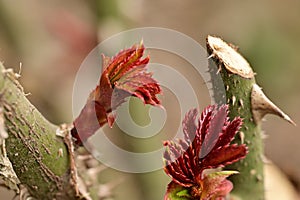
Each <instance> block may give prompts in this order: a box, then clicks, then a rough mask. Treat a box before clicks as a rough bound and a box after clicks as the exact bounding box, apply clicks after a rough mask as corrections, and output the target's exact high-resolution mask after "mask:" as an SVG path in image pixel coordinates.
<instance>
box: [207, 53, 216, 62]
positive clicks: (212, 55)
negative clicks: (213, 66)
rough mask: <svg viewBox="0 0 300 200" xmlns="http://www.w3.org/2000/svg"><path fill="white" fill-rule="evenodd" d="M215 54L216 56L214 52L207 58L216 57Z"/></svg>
mask: <svg viewBox="0 0 300 200" xmlns="http://www.w3.org/2000/svg"><path fill="white" fill-rule="evenodd" d="M214 56H215V54H214V53H212V54H211V55H210V56H208V57H207V60H209V59H211V58H212V57H214Z"/></svg>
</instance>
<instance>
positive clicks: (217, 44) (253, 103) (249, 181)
mask: <svg viewBox="0 0 300 200" xmlns="http://www.w3.org/2000/svg"><path fill="white" fill-rule="evenodd" d="M207 51H208V54H209V55H210V56H211V58H212V59H211V60H210V62H211V64H210V73H211V75H212V84H213V88H214V90H215V94H216V96H215V98H217V101H221V99H222V95H223V93H222V92H220V91H224V90H225V91H226V103H228V104H229V111H230V113H229V117H230V118H231V119H233V118H234V117H236V116H240V117H242V118H243V122H244V123H243V126H242V128H241V130H240V132H239V134H238V135H237V137H236V138H235V140H234V141H233V142H234V143H238V144H241V143H245V144H246V145H247V146H248V150H249V153H248V155H247V156H246V158H245V159H243V160H241V161H239V162H237V163H235V164H233V165H230V166H229V167H228V169H231V170H237V171H239V172H240V174H239V175H236V176H232V177H231V180H232V181H233V183H234V190H233V192H232V196H233V197H234V199H242V200H252V199H253V196H255V199H257V200H263V199H264V174H263V169H264V163H263V155H264V151H263V141H262V131H261V126H260V124H261V120H262V118H263V117H264V115H265V114H268V113H271V114H275V115H278V116H280V117H282V118H284V119H285V120H287V121H289V122H291V123H293V121H292V120H291V119H290V118H289V117H288V116H287V115H286V114H284V113H283V112H282V111H281V110H280V109H279V108H278V107H277V106H275V105H274V104H273V103H272V102H271V101H270V100H269V99H268V98H267V97H266V96H265V95H264V94H263V92H262V91H261V89H260V88H259V87H258V85H257V84H256V82H255V78H254V73H253V71H252V68H251V67H250V65H249V64H248V62H247V61H246V60H245V59H244V58H243V57H242V56H241V55H240V54H239V53H238V52H237V48H236V47H234V46H233V45H228V44H227V43H226V42H224V41H223V40H221V39H220V38H217V37H212V36H208V38H207ZM216 65H217V68H216V67H215V66H216ZM218 74H220V75H221V77H222V80H223V84H222V86H223V85H224V90H220V88H218V87H220V82H217V81H218V79H215V78H214V77H216V76H218Z"/></svg>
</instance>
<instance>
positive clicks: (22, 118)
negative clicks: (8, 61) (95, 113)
mask: <svg viewBox="0 0 300 200" xmlns="http://www.w3.org/2000/svg"><path fill="white" fill-rule="evenodd" d="M17 77H18V74H15V73H13V72H12V71H11V70H6V69H5V68H4V66H3V65H2V64H1V63H0V94H1V98H0V106H1V107H2V108H3V115H4V124H5V128H6V131H7V133H8V138H6V139H5V144H6V152H7V156H8V158H9V160H10V162H11V163H12V166H13V169H14V171H15V174H16V175H17V177H18V179H19V180H20V183H21V184H22V185H25V186H26V188H27V189H28V191H29V193H30V195H32V196H33V197H35V198H37V199H75V197H76V194H75V193H76V192H75V189H74V187H73V186H72V184H70V179H71V175H70V158H69V154H68V149H67V147H66V145H65V143H64V141H63V138H60V137H58V136H56V131H57V129H58V127H57V126H55V125H53V124H51V123H50V122H48V121H47V120H46V119H45V118H44V117H43V116H42V115H41V113H40V112H39V111H38V110H37V109H36V108H35V107H34V106H33V105H31V103H30V102H29V101H28V100H27V99H26V97H25V95H24V92H23V89H22V87H21V85H20V84H19V83H18V81H17ZM0 170H1V169H0ZM0 178H1V177H0Z"/></svg>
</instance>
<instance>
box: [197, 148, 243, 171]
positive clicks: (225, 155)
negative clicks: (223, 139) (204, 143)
mask: <svg viewBox="0 0 300 200" xmlns="http://www.w3.org/2000/svg"><path fill="white" fill-rule="evenodd" d="M246 154H247V148H246V146H245V145H240V146H237V145H236V144H233V145H227V146H224V147H221V148H219V149H217V150H215V151H213V152H211V153H209V154H208V155H207V156H206V157H205V158H204V159H203V160H202V163H201V164H202V166H203V167H204V168H206V169H207V168H217V167H224V166H226V165H229V164H232V163H234V162H236V161H238V160H241V159H242V158H244V157H245V156H246Z"/></svg>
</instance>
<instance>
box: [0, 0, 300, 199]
mask: <svg viewBox="0 0 300 200" xmlns="http://www.w3.org/2000/svg"><path fill="white" fill-rule="evenodd" d="M299 10H300V1H298V0H287V1H280V0H266V1H258V0H254V1H253V0H252V1H237V0H228V1H226V2H223V1H216V0H213V1H209V3H208V1H202V0H200V1H199V0H190V1H179V0H163V1H161V0H160V1H159V0H152V1H146V0H127V1H122V0H106V1H105V0H86V1H80V0H66V1H63V2H62V1H58V0H52V1H38V0H27V1H18V2H17V1H1V2H0V61H1V62H3V63H4V65H5V66H6V67H7V68H13V69H15V70H16V71H19V66H20V63H22V77H21V79H20V82H21V83H22V84H23V86H24V88H25V92H26V93H31V95H29V96H28V98H29V99H30V101H31V102H32V103H33V104H34V105H35V106H36V107H37V108H38V109H39V110H40V111H41V112H42V113H43V114H44V116H46V117H47V118H48V119H49V120H50V121H52V122H53V123H56V124H60V123H64V122H71V121H72V119H73V115H72V91H73V83H74V80H75V76H76V72H77V70H78V69H79V67H80V64H81V63H82V61H83V60H84V58H85V57H86V56H87V54H88V53H89V52H90V51H91V50H92V49H93V48H94V47H95V46H96V45H97V44H98V43H99V42H101V41H103V40H105V39H107V38H108V37H110V36H112V35H114V34H116V33H119V32H121V31H124V30H128V29H130V28H137V27H146V26H154V27H164V28H170V29H174V30H177V31H180V32H182V33H184V34H186V35H188V36H190V37H192V38H193V39H195V40H196V41H198V42H199V43H200V44H202V45H203V46H205V38H206V36H207V35H208V34H213V35H218V36H221V37H222V38H224V39H225V40H226V41H228V42H232V43H234V44H236V45H238V46H239V47H240V52H241V53H242V54H243V55H244V56H245V58H247V59H248V61H249V62H250V64H251V65H252V67H253V69H254V71H255V72H256V73H257V75H256V78H257V82H258V84H259V85H260V86H262V87H263V90H264V92H265V93H266V94H267V95H268V96H269V98H270V99H271V100H273V102H274V103H276V104H277V105H278V106H279V107H281V108H282V109H283V110H284V111H285V112H286V113H288V114H289V115H290V116H291V117H292V118H293V120H294V121H295V122H296V123H297V124H300V107H299V105H298V103H299V102H300V89H299V87H300V79H299V75H300V64H299V63H300V56H299V53H300V37H299V35H300V12H299ZM139 40H140V38H138V39H137V41H139ZM117 51H118V50H116V52H117ZM151 56H152V57H153V59H154V60H155V59H157V60H159V61H160V62H162V63H164V62H165V63H167V64H169V65H171V66H174V67H177V69H179V70H181V73H183V74H185V75H186V76H187V77H192V76H191V75H192V74H193V71H189V70H183V67H181V66H183V65H186V63H184V61H182V60H181V61H180V60H176V58H170V57H169V55H164V53H162V52H161V53H160V52H152V53H151ZM189 75H190V76H189ZM190 81H191V82H193V81H194V80H193V79H192V78H191V80H190ZM194 84H198V82H197V81H194ZM197 96H198V97H199V99H201V100H200V102H199V104H200V105H201V106H202V108H201V109H203V107H204V106H206V105H207V104H209V103H210V100H209V95H208V93H207V90H206V88H205V86H204V83H201V84H200V86H199V87H197ZM172 98H173V97H172V94H169V92H168V91H167V90H166V91H165V95H164V96H163V97H162V101H163V105H164V106H165V107H166V111H167V113H169V112H170V113H171V112H175V113H176V112H178V110H176V109H175V110H173V111H170V110H172V109H174V108H176V105H177V102H176V101H172V100H171V99H172ZM130 103H131V104H133V105H134V106H132V107H133V110H132V112H131V113H132V116H133V118H134V119H135V120H136V122H137V123H140V124H147V123H148V121H149V119H148V116H147V109H148V107H144V106H143V105H142V104H141V103H140V102H138V101H136V100H133V101H132V102H130ZM171 116H176V115H171ZM266 119H267V120H266V122H264V124H263V128H264V130H265V133H266V134H267V135H268V136H269V137H268V138H266V139H265V145H266V146H265V151H266V156H267V158H269V159H270V160H272V161H273V162H274V163H275V164H276V165H277V166H278V167H279V168H280V169H281V170H282V171H283V172H284V173H285V174H286V175H287V176H288V177H289V179H290V181H291V182H292V183H293V185H294V187H295V188H296V189H297V190H298V191H299V190H300V167H299V166H300V156H299V153H300V148H299V146H300V134H299V130H297V129H298V128H299V127H293V126H291V125H290V124H288V123H287V122H285V121H283V120H281V119H279V118H277V117H274V116H267V117H266ZM174 122H175V123H174ZM178 123H180V119H179V118H176V117H172V118H170V119H168V120H167V122H166V124H165V127H164V129H163V130H162V133H160V136H159V137H157V138H155V139H154V140H153V141H151V142H146V143H142V144H139V141H137V140H134V139H132V138H130V137H129V136H122V134H121V132H118V131H114V133H113V134H111V135H112V136H111V137H112V140H114V142H115V143H117V144H118V145H119V146H121V147H122V148H125V149H126V148H127V149H130V150H132V151H137V152H138V151H146V150H149V149H150V150H153V149H155V148H161V147H160V146H161V144H162V143H161V141H162V140H165V139H168V138H171V137H172V135H173V134H174V133H172V132H175V131H176V129H177V128H178V127H174V125H173V126H172V124H178ZM108 131H109V130H108ZM120 135H121V136H120ZM113 138H115V139H113ZM118 138H119V139H118ZM120 138H121V139H120ZM147 144H149V146H147ZM151 145H152V146H151ZM102 175H103V177H102V179H101V181H103V182H109V181H111V180H115V179H119V178H121V179H122V182H121V183H120V184H118V185H117V186H116V187H115V188H114V190H113V193H114V197H115V199H117V200H119V199H123V200H124V199H131V200H140V199H144V200H153V199H154V200H156V199H162V197H163V194H164V192H165V189H166V185H167V183H168V182H169V181H170V179H169V178H168V177H167V176H166V175H165V174H164V173H163V171H162V170H159V171H155V172H151V173H145V174H129V173H122V172H118V171H116V170H113V169H106V170H105V171H104V172H103V174H102ZM5 195H8V196H5ZM12 196H13V194H11V193H9V192H7V191H5V192H2V191H1V192H0V199H8V198H11V197H12Z"/></svg>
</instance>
